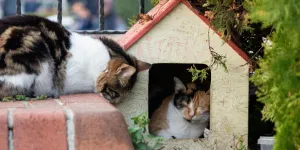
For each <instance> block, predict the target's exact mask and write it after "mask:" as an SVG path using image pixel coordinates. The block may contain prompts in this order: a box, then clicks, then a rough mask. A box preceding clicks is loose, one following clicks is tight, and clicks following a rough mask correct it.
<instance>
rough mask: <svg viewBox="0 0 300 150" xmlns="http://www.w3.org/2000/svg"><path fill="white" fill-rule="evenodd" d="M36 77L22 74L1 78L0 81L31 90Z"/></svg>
mask: <svg viewBox="0 0 300 150" xmlns="http://www.w3.org/2000/svg"><path fill="white" fill-rule="evenodd" d="M35 77H36V75H34V74H27V73H20V74H17V75H4V76H0V81H3V82H5V83H7V84H12V85H13V86H15V87H20V88H30V87H31V85H32V83H33V81H34V78H35Z"/></svg>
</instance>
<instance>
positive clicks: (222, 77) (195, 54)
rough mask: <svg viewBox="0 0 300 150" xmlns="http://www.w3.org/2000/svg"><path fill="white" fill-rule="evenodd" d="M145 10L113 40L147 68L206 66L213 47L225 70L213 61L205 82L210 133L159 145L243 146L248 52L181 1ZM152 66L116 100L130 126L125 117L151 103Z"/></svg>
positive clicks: (222, 149) (223, 149)
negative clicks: (143, 16) (224, 62)
mask: <svg viewBox="0 0 300 150" xmlns="http://www.w3.org/2000/svg"><path fill="white" fill-rule="evenodd" d="M148 15H149V16H150V17H148V18H147V17H146V19H142V20H139V21H138V22H137V23H136V24H135V25H134V26H132V27H131V28H130V29H129V31H128V32H127V33H126V34H124V35H123V36H121V37H120V38H119V40H118V42H119V43H120V44H121V45H122V46H123V47H124V49H125V50H127V51H128V52H129V53H131V54H133V55H135V56H136V57H138V58H139V59H141V60H144V61H147V62H149V63H152V64H153V66H152V68H151V69H153V68H159V67H163V65H165V68H166V69H163V68H162V69H160V71H156V72H155V75H156V76H159V75H160V73H161V75H164V74H165V73H168V72H169V70H168V68H169V69H170V68H174V69H173V70H176V69H178V70H179V71H183V70H184V69H183V70H182V68H188V67H189V66H192V65H193V64H194V65H195V66H196V67H197V68H198V69H199V68H200V69H201V68H203V67H204V68H205V66H209V65H210V64H211V60H212V55H211V51H212V50H213V51H214V52H216V53H218V54H220V55H222V56H226V58H225V60H226V66H227V71H226V70H225V69H224V68H223V67H222V66H220V65H219V66H217V65H213V67H212V68H211V69H210V73H209V74H210V75H209V81H208V84H205V85H208V86H209V87H207V89H210V122H209V130H210V132H209V136H208V137H207V138H197V139H171V140H166V141H164V149H201V150H204V149H216V150H226V149H237V148H239V146H243V145H244V146H246V147H247V144H246V143H247V135H248V84H249V83H248V81H249V80H248V70H249V65H248V64H247V61H248V58H247V55H246V54H245V53H244V52H243V51H242V50H241V49H239V48H238V47H237V46H236V45H235V44H234V43H233V42H231V41H227V42H224V41H223V40H222V38H221V36H220V35H219V34H218V33H216V32H215V31H214V30H213V29H212V28H211V27H210V26H209V21H208V20H207V19H206V18H205V17H204V16H201V15H199V13H198V12H197V11H196V10H195V9H194V8H193V7H192V6H191V5H190V4H189V3H188V2H187V1H185V0H169V1H164V2H163V1H161V2H160V3H159V4H157V5H156V6H155V7H154V8H153V9H152V10H150V11H149V12H148ZM176 65H177V66H176ZM182 65H186V66H184V67H182ZM180 66H181V67H180ZM201 66H202V67H201ZM180 68H181V70H180ZM151 69H150V70H148V71H144V72H141V73H140V74H139V75H138V81H137V84H136V85H135V86H134V88H133V90H132V91H131V93H130V94H129V95H128V96H127V97H126V99H125V100H124V101H123V102H122V103H121V104H118V105H117V107H118V109H119V110H121V111H122V112H123V114H124V116H125V119H126V121H127V123H128V124H129V125H130V124H132V120H131V119H130V118H132V117H134V116H137V115H139V114H141V113H143V112H148V113H149V108H151V107H150V106H149V104H150V103H151V102H149V96H148V92H149V85H150V84H149V83H150V82H151V79H150V76H151V75H150V73H151ZM158 70H159V69H158ZM185 71H186V70H185ZM152 72H153V71H152ZM186 72H187V71H186ZM187 73H188V72H187ZM174 76H175V75H174ZM187 80H191V77H190V78H188V79H187ZM161 82H164V81H161ZM166 84H167V83H166ZM150 113H151V112H150Z"/></svg>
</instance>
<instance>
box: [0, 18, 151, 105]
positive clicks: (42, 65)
mask: <svg viewBox="0 0 300 150" xmlns="http://www.w3.org/2000/svg"><path fill="white" fill-rule="evenodd" d="M150 67H151V65H150V64H149V63H146V62H143V61H140V60H137V58H136V57H134V56H132V55H129V54H127V53H126V52H125V51H124V50H123V48H122V47H121V46H120V45H119V44H118V43H116V42H115V41H113V40H111V39H109V38H106V37H100V38H99V39H96V38H92V37H90V36H88V35H81V34H78V33H75V32H70V31H68V30H66V29H65V28H64V27H63V26H61V25H60V24H58V23H56V22H52V21H50V20H48V19H46V18H42V17H38V16H31V15H22V16H12V17H7V18H4V19H1V20H0V98H3V97H6V96H15V95H25V96H29V97H35V96H38V95H47V96H49V97H57V96H59V95H63V94H73V93H85V92H95V93H100V94H101V95H103V97H104V98H106V99H107V100H108V101H110V102H112V103H116V102H118V101H119V100H120V99H121V98H122V97H123V96H125V95H126V93H128V91H129V90H130V89H131V88H132V87H133V85H134V84H135V82H136V78H137V73H138V72H139V71H143V70H145V69H149V68H150Z"/></svg>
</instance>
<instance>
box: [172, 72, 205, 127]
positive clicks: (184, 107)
mask: <svg viewBox="0 0 300 150" xmlns="http://www.w3.org/2000/svg"><path fill="white" fill-rule="evenodd" d="M174 82H175V95H174V105H175V107H176V108H177V109H178V110H179V111H180V112H181V113H182V117H183V118H184V119H186V120H187V121H189V122H191V121H196V120H200V121H208V119H209V104H210V92H209V90H208V91H207V92H205V91H201V90H197V89H196V85H195V84H194V83H189V84H187V86H185V85H184V84H183V83H182V82H181V81H180V80H179V79H178V78H176V77H174Z"/></svg>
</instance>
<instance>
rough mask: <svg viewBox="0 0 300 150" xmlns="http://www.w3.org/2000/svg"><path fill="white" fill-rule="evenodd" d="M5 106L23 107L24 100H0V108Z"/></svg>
mask: <svg viewBox="0 0 300 150" xmlns="http://www.w3.org/2000/svg"><path fill="white" fill-rule="evenodd" d="M6 108H24V102H20V101H18V102H0V109H6Z"/></svg>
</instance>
